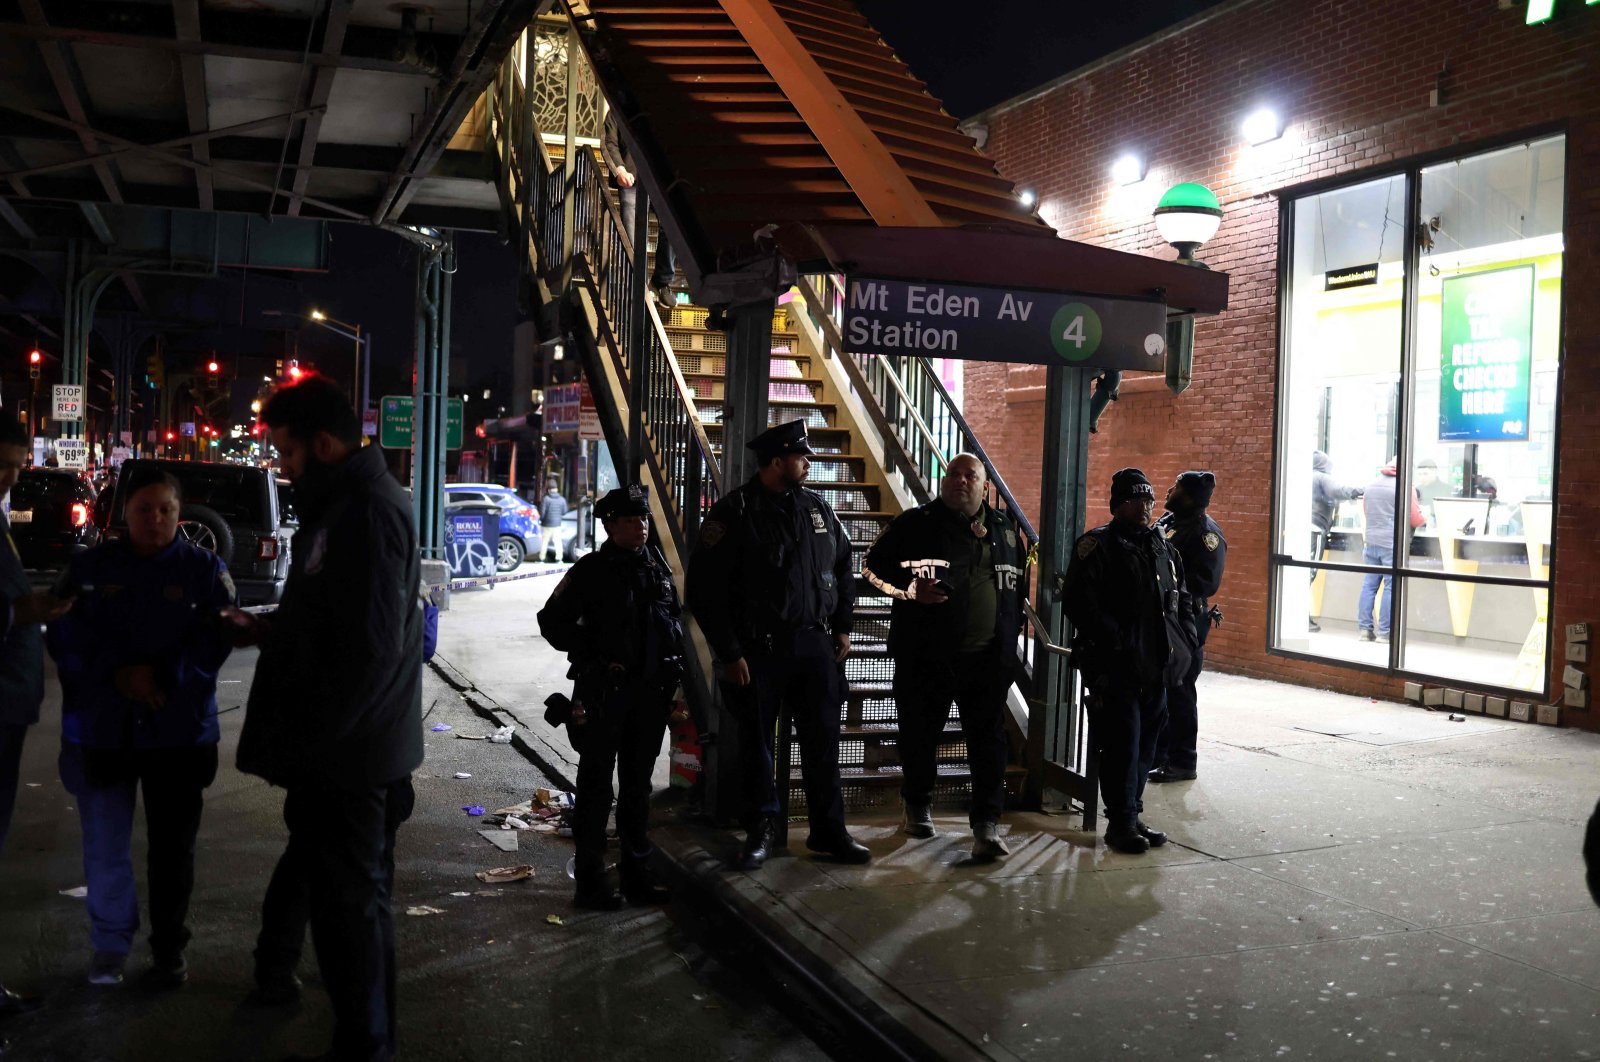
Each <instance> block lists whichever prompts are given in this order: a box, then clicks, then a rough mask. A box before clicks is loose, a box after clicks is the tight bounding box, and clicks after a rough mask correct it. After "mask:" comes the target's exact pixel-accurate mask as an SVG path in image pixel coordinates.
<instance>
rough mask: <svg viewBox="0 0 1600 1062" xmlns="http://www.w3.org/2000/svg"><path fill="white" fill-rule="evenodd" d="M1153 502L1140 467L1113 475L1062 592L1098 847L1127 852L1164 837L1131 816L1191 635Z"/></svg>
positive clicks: (1178, 571) (1176, 565)
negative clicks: (1095, 790) (1084, 722)
mask: <svg viewBox="0 0 1600 1062" xmlns="http://www.w3.org/2000/svg"><path fill="white" fill-rule="evenodd" d="M1155 505H1156V493H1155V490H1154V488H1152V487H1151V486H1150V481H1149V480H1148V479H1146V478H1145V475H1144V473H1143V472H1141V471H1140V470H1139V469H1137V468H1124V469H1122V470H1121V471H1119V472H1117V473H1116V474H1115V475H1113V476H1112V477H1111V514H1112V520H1111V522H1110V523H1109V524H1103V525H1101V526H1100V527H1097V528H1095V529H1094V530H1092V531H1089V532H1088V533H1086V534H1085V535H1083V537H1081V538H1079V539H1078V541H1077V544H1076V545H1075V546H1074V547H1073V554H1072V560H1071V562H1070V564H1069V565H1068V567H1067V582H1066V590H1065V604H1066V611H1067V618H1068V619H1070V620H1071V621H1072V626H1073V640H1072V660H1073V666H1074V667H1076V668H1077V670H1078V672H1079V674H1080V675H1082V676H1083V681H1084V684H1085V685H1086V686H1088V687H1089V693H1090V699H1089V722H1090V726H1091V731H1090V735H1091V738H1092V739H1093V741H1094V742H1095V744H1096V746H1097V747H1098V750H1099V755H1100V793H1101V796H1102V798H1103V799H1104V801H1105V805H1106V844H1108V845H1110V846H1111V847H1112V848H1114V849H1116V850H1117V851H1119V852H1128V853H1135V854H1136V853H1139V852H1144V851H1147V850H1148V849H1149V848H1151V847H1152V846H1159V845H1163V844H1165V843H1166V842H1167V835H1166V834H1164V833H1162V832H1161V831H1160V830H1153V829H1151V828H1150V827H1148V826H1146V825H1145V824H1144V823H1143V822H1141V821H1140V819H1139V813H1140V812H1141V811H1143V810H1144V805H1143V802H1142V796H1143V794H1144V784H1145V778H1146V776H1147V775H1148V774H1149V773H1150V765H1151V759H1152V757H1153V756H1154V754H1155V743H1156V738H1157V737H1158V736H1159V734H1160V732H1161V724H1162V721H1163V717H1164V716H1165V714H1166V690H1167V687H1168V686H1172V685H1175V684H1176V683H1177V682H1178V681H1179V679H1180V678H1181V676H1182V675H1183V674H1184V673H1185V672H1186V671H1187V669H1188V666H1189V653H1190V647H1191V646H1192V645H1193V642H1194V633H1193V629H1192V626H1191V625H1192V623H1193V619H1192V614H1191V612H1190V606H1189V602H1188V592H1187V591H1186V590H1185V589H1184V585H1183V562H1182V560H1181V559H1179V557H1178V555H1177V553H1175V552H1174V551H1173V550H1171V549H1170V548H1169V547H1168V545H1167V540H1166V538H1164V537H1163V536H1162V534H1161V532H1160V531H1158V530H1157V529H1155V528H1154V527H1152V526H1151V525H1150V518H1151V517H1152V516H1153V515H1154V513H1155Z"/></svg>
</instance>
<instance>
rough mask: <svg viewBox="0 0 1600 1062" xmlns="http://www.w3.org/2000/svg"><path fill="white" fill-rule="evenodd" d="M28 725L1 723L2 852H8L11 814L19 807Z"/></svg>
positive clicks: (0, 799)
mask: <svg viewBox="0 0 1600 1062" xmlns="http://www.w3.org/2000/svg"><path fill="white" fill-rule="evenodd" d="M27 736H28V725H27V724H26V723H0V852H4V851H5V850H6V834H8V833H10V832H11V813H12V812H13V811H15V810H16V807H17V784H18V781H19V779H20V778H21V775H22V741H23V739H24V738H26V737H27Z"/></svg>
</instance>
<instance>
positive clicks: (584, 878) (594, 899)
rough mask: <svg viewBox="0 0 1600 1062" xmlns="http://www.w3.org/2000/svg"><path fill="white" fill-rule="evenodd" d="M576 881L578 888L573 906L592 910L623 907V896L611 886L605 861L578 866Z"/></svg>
mask: <svg viewBox="0 0 1600 1062" xmlns="http://www.w3.org/2000/svg"><path fill="white" fill-rule="evenodd" d="M574 881H575V883H576V885H577V888H576V890H575V891H574V892H573V894H572V906H574V907H582V908H585V909H587V910H590V911H615V910H618V909H619V908H621V907H622V897H621V896H619V895H618V894H617V890H616V889H613V888H612V887H611V881H610V880H609V879H608V878H607V877H606V870H605V864H604V863H602V864H601V865H599V866H578V867H577V868H576V874H575V877H574Z"/></svg>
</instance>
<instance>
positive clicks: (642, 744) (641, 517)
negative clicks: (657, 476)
mask: <svg viewBox="0 0 1600 1062" xmlns="http://www.w3.org/2000/svg"><path fill="white" fill-rule="evenodd" d="M594 511H595V515H596V516H597V517H599V518H600V519H601V520H602V521H604V523H605V528H606V542H605V544H604V545H603V546H601V547H600V548H599V549H598V550H597V551H595V552H593V553H588V554H585V555H584V556H583V557H582V558H581V559H580V560H579V561H578V563H576V564H574V565H573V566H572V570H571V571H569V572H567V574H566V575H565V576H563V577H562V579H561V582H560V584H558V585H557V586H556V588H555V590H554V591H553V592H552V593H551V594H550V600H549V601H548V602H546V604H545V606H544V608H542V609H540V610H539V632H540V633H541V634H543V635H544V638H545V641H547V642H549V643H550V644H551V645H553V646H555V647H556V648H557V649H560V650H562V651H563V652H565V653H566V654H567V659H568V660H570V661H571V662H572V667H571V669H570V670H569V671H568V672H567V677H568V678H571V679H573V680H575V683H574V687H573V700H574V702H575V707H574V711H575V712H576V711H577V710H578V709H579V708H581V710H582V713H583V714H582V718H581V721H580V720H579V719H577V718H570V719H568V721H567V733H568V735H569V736H570V737H571V739H572V745H573V747H574V748H575V749H577V750H578V793H577V797H578V805H577V808H576V811H575V814H574V819H573V828H572V837H573V840H574V842H576V845H577V849H578V852H577V859H576V861H575V872H574V876H575V877H576V879H577V889H576V892H575V893H574V895H573V897H572V902H573V904H574V905H575V906H578V907H587V908H591V909H593V910H600V911H614V910H616V909H617V908H618V907H620V906H621V905H622V900H623V898H626V899H627V901H628V902H629V903H633V904H651V903H665V902H666V901H667V900H668V899H669V898H670V895H669V893H668V892H667V890H666V889H665V888H663V887H662V886H661V885H659V884H657V883H656V881H655V879H654V877H653V876H652V874H651V872H650V852H651V846H650V835H649V828H650V774H651V772H652V771H653V770H654V769H655V764H656V757H657V756H659V755H660V753H661V736H662V735H663V734H664V733H665V732H666V729H667V716H668V715H669V714H670V713H671V711H672V695H673V692H674V691H675V690H676V689H677V685H678V680H679V679H680V678H682V677H683V658H682V655H681V645H682V638H683V627H682V624H681V621H680V619H679V617H680V616H681V615H682V611H683V610H682V608H681V607H680V606H679V604H678V591H677V588H676V587H674V586H673V585H672V572H671V571H670V570H669V569H668V568H667V566H666V564H665V562H663V561H662V560H661V559H660V558H659V557H658V556H657V555H656V554H655V553H654V552H652V551H651V550H649V549H648V548H647V543H648V542H649V541H650V493H649V491H648V490H647V489H646V488H644V487H642V486H640V485H638V484H637V483H630V484H628V485H627V486H625V487H617V488H616V489H615V490H612V491H610V492H608V493H607V494H606V496H605V497H603V498H601V499H600V503H599V504H598V505H596V506H595V507H594ZM613 770H614V771H615V772H616V775H617V784H618V789H617V792H616V794H615V795H616V798H617V834H618V836H619V837H620V838H621V840H622V895H621V896H618V895H617V891H616V890H615V889H614V888H612V887H611V885H610V883H609V882H608V881H607V880H606V819H607V817H608V816H609V815H610V814H611V799H612V795H613V793H612V789H611V775H612V772H613Z"/></svg>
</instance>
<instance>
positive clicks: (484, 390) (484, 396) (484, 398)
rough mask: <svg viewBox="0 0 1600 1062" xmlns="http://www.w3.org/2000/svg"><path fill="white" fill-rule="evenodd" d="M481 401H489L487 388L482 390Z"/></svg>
mask: <svg viewBox="0 0 1600 1062" xmlns="http://www.w3.org/2000/svg"><path fill="white" fill-rule="evenodd" d="M483 400H484V401H485V402H487V401H488V400H489V389H488V388H487V387H485V388H484V389H483Z"/></svg>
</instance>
